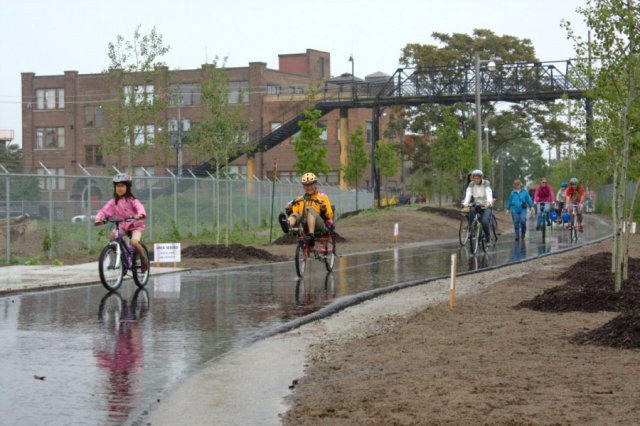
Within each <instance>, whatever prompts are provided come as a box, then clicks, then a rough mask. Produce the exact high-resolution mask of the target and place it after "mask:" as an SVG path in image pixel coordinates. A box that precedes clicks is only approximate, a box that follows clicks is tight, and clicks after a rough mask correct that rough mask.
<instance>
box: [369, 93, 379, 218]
mask: <svg viewBox="0 0 640 426" xmlns="http://www.w3.org/2000/svg"><path fill="white" fill-rule="evenodd" d="M371 111H372V119H371V187H372V189H373V198H374V201H375V202H376V203H377V207H378V208H380V173H379V172H378V167H377V165H376V144H377V143H378V139H380V106H379V105H374V106H373V108H372V109H371Z"/></svg>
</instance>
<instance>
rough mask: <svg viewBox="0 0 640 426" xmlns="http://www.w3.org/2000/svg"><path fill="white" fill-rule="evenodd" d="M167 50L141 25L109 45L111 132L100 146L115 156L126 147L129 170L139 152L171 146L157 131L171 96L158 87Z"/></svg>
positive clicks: (107, 111) (108, 112)
mask: <svg viewBox="0 0 640 426" xmlns="http://www.w3.org/2000/svg"><path fill="white" fill-rule="evenodd" d="M168 51H169V47H168V46H165V45H164V43H163V41H162V35H160V34H158V33H157V32H156V29H155V28H153V29H152V30H151V32H150V33H149V34H142V33H141V31H140V26H138V27H137V28H136V29H135V31H134V33H133V39H132V40H126V39H125V38H124V37H123V36H122V35H118V36H117V38H116V41H115V42H111V43H109V45H108V56H109V67H108V70H107V71H105V73H106V74H107V75H108V77H109V78H108V79H107V81H108V82H109V84H110V90H111V95H112V97H113V101H112V102H108V103H106V104H105V105H103V109H104V111H105V115H106V119H107V120H106V122H107V126H108V129H109V133H105V134H103V135H102V136H101V142H102V145H101V149H102V151H103V152H104V153H105V154H112V155H120V154H121V153H122V151H123V150H126V153H127V167H128V169H129V172H131V164H132V162H133V160H134V158H135V157H137V156H138V155H139V154H140V153H144V152H148V151H150V150H151V149H152V148H154V147H166V146H167V145H168V139H167V138H166V137H164V135H163V134H161V133H157V130H158V128H160V127H161V126H162V125H163V124H164V117H163V114H164V112H165V110H166V106H167V98H168V97H167V96H165V94H164V93H162V92H161V91H158V90H157V89H158V88H159V87H164V86H165V84H164V82H163V77H164V76H163V74H162V73H161V70H162V69H163V67H164V66H165V64H164V63H163V62H161V61H160V58H161V57H162V56H164V55H165V54H166V53H167V52H168ZM151 126H153V127H151ZM156 152H158V151H157V150H156ZM158 153H159V152H158Z"/></svg>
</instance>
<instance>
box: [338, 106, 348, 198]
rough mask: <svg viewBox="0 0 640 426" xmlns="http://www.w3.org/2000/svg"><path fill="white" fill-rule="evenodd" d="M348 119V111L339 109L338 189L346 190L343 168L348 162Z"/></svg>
mask: <svg viewBox="0 0 640 426" xmlns="http://www.w3.org/2000/svg"><path fill="white" fill-rule="evenodd" d="M348 117H349V110H348V109H347V108H340V171H339V172H338V173H339V176H340V188H342V189H347V181H346V180H345V178H344V168H345V167H346V166H347V163H348V161H349V156H348V152H349V134H348V132H349V129H348V127H347V119H348Z"/></svg>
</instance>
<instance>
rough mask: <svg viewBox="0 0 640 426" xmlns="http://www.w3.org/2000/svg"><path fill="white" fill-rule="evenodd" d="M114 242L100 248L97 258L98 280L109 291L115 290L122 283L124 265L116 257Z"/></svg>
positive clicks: (124, 271)
mask: <svg viewBox="0 0 640 426" xmlns="http://www.w3.org/2000/svg"><path fill="white" fill-rule="evenodd" d="M115 244H116V243H113V244H109V245H107V246H105V247H104V248H103V249H102V252H101V253H100V257H99V258H98V272H100V281H102V285H103V286H104V288H106V289H107V290H109V291H116V290H117V289H119V288H120V286H121V285H122V280H123V279H124V274H125V273H126V266H125V264H124V262H123V261H122V259H119V258H118V252H117V250H116V245H115Z"/></svg>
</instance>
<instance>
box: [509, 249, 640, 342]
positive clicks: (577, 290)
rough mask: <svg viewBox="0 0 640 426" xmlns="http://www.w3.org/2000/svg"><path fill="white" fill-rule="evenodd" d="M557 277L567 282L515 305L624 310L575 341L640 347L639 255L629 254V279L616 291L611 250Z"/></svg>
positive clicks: (557, 309) (562, 309)
mask: <svg viewBox="0 0 640 426" xmlns="http://www.w3.org/2000/svg"><path fill="white" fill-rule="evenodd" d="M558 280H565V281H566V282H565V284H563V285H560V286H557V287H553V288H549V289H547V290H545V291H544V292H543V293H542V294H540V295H538V296H536V297H534V298H533V299H531V300H525V301H523V302H521V303H519V304H518V305H516V306H515V308H516V309H519V308H528V309H533V310H536V311H541V312H570V311H579V312H600V311H609V312H621V315H619V316H618V317H616V318H614V319H613V320H611V321H609V322H608V323H607V324H605V325H603V326H602V327H600V328H598V329H595V330H591V331H587V332H581V333H578V334H576V335H575V336H573V338H572V339H571V341H572V342H574V343H580V344H585V343H590V344H595V345H599V346H610V347H615V348H625V349H632V348H640V259H636V258H629V279H627V280H625V281H623V282H622V288H621V290H620V291H619V292H618V293H616V292H614V287H613V286H614V277H613V274H612V273H611V253H608V252H601V253H596V254H594V255H591V256H589V257H587V258H585V259H583V260H581V261H579V262H576V263H575V264H573V265H572V266H571V267H570V268H568V269H567V270H566V271H565V272H564V273H562V274H561V275H559V276H558Z"/></svg>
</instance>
